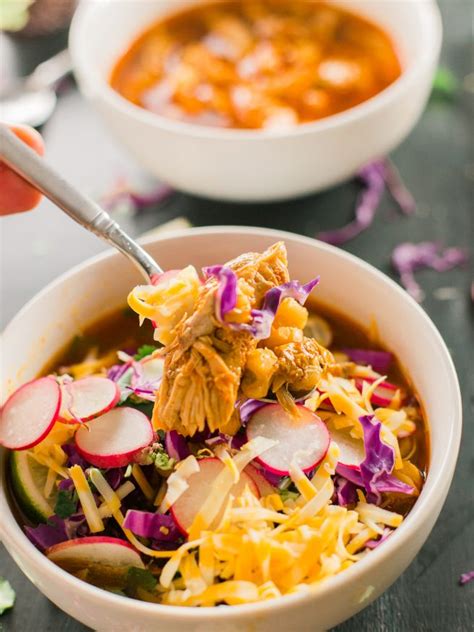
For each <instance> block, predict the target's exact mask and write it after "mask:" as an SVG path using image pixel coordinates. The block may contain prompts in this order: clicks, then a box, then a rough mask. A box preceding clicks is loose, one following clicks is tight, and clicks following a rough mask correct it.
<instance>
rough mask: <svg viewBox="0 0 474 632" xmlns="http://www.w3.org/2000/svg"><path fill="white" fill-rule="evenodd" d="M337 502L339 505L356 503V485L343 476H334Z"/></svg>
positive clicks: (344, 505) (345, 505)
mask: <svg viewBox="0 0 474 632" xmlns="http://www.w3.org/2000/svg"><path fill="white" fill-rule="evenodd" d="M334 488H335V492H336V499H337V504H338V505H339V506H340V507H347V506H348V505H355V504H356V503H357V487H356V486H355V485H354V483H353V482H352V481H348V480H347V478H344V477H343V476H336V478H335V480H334Z"/></svg>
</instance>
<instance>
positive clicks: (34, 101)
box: [0, 49, 72, 127]
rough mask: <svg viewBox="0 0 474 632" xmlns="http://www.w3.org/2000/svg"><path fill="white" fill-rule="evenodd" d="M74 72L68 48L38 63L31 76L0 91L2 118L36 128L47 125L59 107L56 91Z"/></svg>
mask: <svg viewBox="0 0 474 632" xmlns="http://www.w3.org/2000/svg"><path fill="white" fill-rule="evenodd" d="M71 70H72V64H71V58H70V56H69V51H68V50H67V49H66V50H63V51H61V52H60V53H58V54H57V55H54V57H51V58H50V59H47V60H46V61H44V62H43V63H41V64H39V66H37V67H36V68H35V70H34V71H33V72H32V73H31V75H28V76H27V77H21V78H20V79H18V81H14V82H13V83H12V84H10V85H7V86H6V88H5V89H4V90H2V92H0V118H1V119H2V120H4V121H8V123H16V124H20V125H21V124H23V125H31V126H33V127H38V126H39V125H42V124H43V123H45V122H46V121H47V120H48V119H49V117H50V116H51V114H52V113H53V111H54V108H55V107H56V101H57V96H56V88H57V86H58V84H59V82H60V81H61V79H63V78H64V77H66V76H67V75H68V74H69V73H70V72H71Z"/></svg>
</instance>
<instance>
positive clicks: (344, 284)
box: [0, 227, 462, 632]
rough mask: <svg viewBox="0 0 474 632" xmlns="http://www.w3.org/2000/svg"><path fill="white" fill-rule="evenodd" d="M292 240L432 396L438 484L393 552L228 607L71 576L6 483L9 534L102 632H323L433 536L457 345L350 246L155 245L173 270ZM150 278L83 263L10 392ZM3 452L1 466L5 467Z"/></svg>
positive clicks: (296, 257)
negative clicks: (14, 508) (15, 511)
mask: <svg viewBox="0 0 474 632" xmlns="http://www.w3.org/2000/svg"><path fill="white" fill-rule="evenodd" d="M279 239H283V240H284V241H285V242H286V245H287V248H288V254H289V261H290V272H291V274H292V276H293V278H297V279H301V280H307V279H309V278H310V277H313V276H314V275H315V274H320V275H321V284H320V286H318V289H317V295H318V297H319V298H320V299H321V300H322V301H323V302H325V303H328V304H329V305H333V306H335V307H337V309H339V310H341V311H342V312H343V313H347V314H350V315H351V317H352V318H354V319H355V320H356V321H358V322H359V323H361V324H367V323H368V322H369V320H370V318H371V317H372V316H375V318H376V320H377V323H378V326H379V329H380V334H381V337H382V339H383V340H384V341H385V343H386V344H387V346H388V347H389V348H390V349H393V350H394V351H396V353H397V355H398V356H399V358H400V359H401V361H402V362H403V364H404V366H405V367H406V369H407V370H408V372H409V375H410V376H411V378H412V379H413V381H414V384H415V385H416V389H417V391H418V393H419V395H420V396H421V400H422V402H423V404H424V407H425V411H426V414H427V416H428V420H429V426H430V441H431V446H430V448H431V450H430V451H431V456H430V467H429V473H428V477H427V481H426V484H425V486H424V488H423V490H422V492H421V495H420V497H419V499H418V500H417V502H416V504H415V506H414V508H413V510H412V511H411V513H410V514H409V515H408V517H407V519H406V520H405V521H404V522H403V524H402V525H401V527H400V528H399V529H397V531H396V532H395V533H394V534H393V536H392V537H391V538H390V539H389V540H388V541H387V542H386V543H385V544H383V545H382V546H381V547H379V548H377V549H375V550H374V551H373V552H372V553H370V555H368V556H367V557H366V558H365V559H363V560H361V561H360V562H358V563H357V564H355V565H354V566H352V567H350V568H349V569H348V570H346V571H344V572H343V573H341V574H340V575H337V576H336V577H333V578H330V579H328V580H327V581H326V582H324V583H321V584H320V585H319V586H318V587H317V589H315V590H314V591H312V592H311V594H307V595H303V594H294V595H290V596H287V597H282V598H280V599H277V600H273V601H271V602H263V603H257V604H249V605H245V606H232V607H228V608H222V607H220V608H201V609H192V608H179V607H176V606H160V605H154V604H149V603H143V602H139V601H134V600H131V599H127V598H124V597H120V596H117V595H113V594H111V593H108V592H105V591H102V590H100V589H98V588H95V587H93V586H90V585H88V584H86V583H84V582H82V581H80V580H78V579H76V578H74V577H73V576H72V575H69V574H67V573H66V572H64V571H62V570H61V569H60V568H59V567H57V566H55V565H54V564H53V563H52V562H50V561H49V560H48V559H47V558H46V557H44V555H42V554H41V553H40V552H39V551H37V550H36V549H35V547H34V546H33V545H32V544H30V542H29V541H28V539H27V538H26V536H25V535H24V534H23V533H22V531H21V529H20V527H19V526H18V524H17V522H16V521H15V518H14V517H13V515H12V512H11V510H10V507H9V505H8V502H7V497H6V490H5V477H4V476H3V478H2V484H1V486H0V517H1V520H0V537H1V539H2V540H3V542H4V544H5V546H6V547H7V549H8V550H9V552H10V553H11V555H12V556H13V557H14V559H15V560H16V562H17V563H18V565H19V566H20V568H21V569H22V570H23V572H24V573H25V574H26V575H27V576H28V577H29V578H30V579H31V581H32V582H33V583H34V584H35V585H36V586H37V587H38V588H39V590H41V592H43V593H44V594H45V595H46V596H47V597H48V598H49V599H51V601H53V602H54V603H55V604H57V605H58V606H59V607H60V608H62V609H63V610H64V611H65V612H67V613H68V614H70V615H71V616H73V617H75V618H76V619H78V620H79V621H81V622H82V623H84V624H85V625H88V626H90V627H91V628H93V629H94V630H99V631H106V632H108V631H110V630H114V632H122V631H123V632H128V631H129V630H133V631H134V632H148V631H149V632H152V631H153V632H155V631H156V630H166V632H191V631H192V632H242V631H244V630H249V631H250V630H252V632H280V631H281V632H288V631H289V630H298V631H299V632H317V631H318V630H326V629H328V628H330V627H332V626H334V625H336V624H337V623H339V622H341V621H343V620H344V619H346V618H348V617H350V616H352V615H353V614H355V613H356V612H357V611H358V610H360V609H362V608H364V607H365V606H366V605H368V604H369V603H370V602H371V601H372V600H373V599H375V598H376V597H378V596H379V595H380V594H381V593H382V592H383V591H384V590H385V589H386V588H388V587H389V586H390V584H392V582H394V581H395V580H396V579H397V577H398V576H399V575H400V574H401V573H402V572H403V571H404V570H405V568H406V567H407V566H408V564H409V563H410V562H411V561H412V559H413V558H414V556H415V555H416V554H417V552H418V551H419V549H420V547H421V546H422V544H423V543H424V541H425V540H426V538H427V537H428V534H429V533H430V531H431V529H432V527H433V525H434V523H435V521H436V518H437V516H438V514H439V512H440V510H441V507H442V505H443V503H444V500H445V498H446V494H447V492H448V488H449V486H450V483H451V479H452V476H453V472H454V467H455V464H456V459H457V454H458V447H459V441H460V436H461V423H462V422H461V398H460V393H459V386H458V381H457V377H456V373H455V369H454V366H453V363H452V361H451V358H450V355H449V352H448V350H447V348H446V346H445V344H444V342H443V340H442V339H441V336H440V334H439V333H438V331H437V329H436V328H435V326H434V325H433V323H432V322H431V321H430V319H429V318H428V316H427V315H426V314H425V312H424V311H423V310H422V309H421V308H420V307H419V306H418V305H417V304H416V303H415V302H414V301H413V300H412V299H411V298H410V297H409V296H408V294H406V292H404V291H403V290H402V289H400V288H399V287H398V286H397V285H396V284H395V283H393V282H392V281H391V280H390V279H388V278H387V277H386V276H384V275H383V274H381V273H380V272H378V271H377V270H376V269H375V268H373V267H371V266H370V265H368V264H366V263H364V262H363V261H361V260H360V259H357V258H356V257H353V256H352V255H349V254H347V253H345V252H343V251H342V250H339V249H337V248H334V247H332V246H328V245H326V244H323V243H320V242H317V241H315V240H313V239H309V238H306V237H300V236H297V235H293V234H291V233H283V232H279V231H272V230H268V229H258V228H232V227H230V228H229V227H222V228H219V227H217V228H199V229H192V230H189V231H181V232H179V233H175V234H174V235H170V236H163V237H159V238H153V239H151V240H148V241H146V242H145V244H146V246H147V249H148V250H149V251H150V253H151V254H152V255H153V256H155V257H156V259H157V260H159V261H160V263H161V265H162V266H164V267H165V268H179V267H182V266H184V265H186V264H188V263H193V264H194V265H196V266H203V265H209V264H212V263H219V262H224V261H226V260H227V259H229V258H230V257H234V256H235V255H237V254H239V253H241V252H244V251H250V250H261V249H263V248H265V247H266V246H268V245H270V244H271V243H273V242H274V241H277V240H279ZM140 280H141V279H140V278H139V277H137V274H136V273H135V270H134V268H133V266H131V265H130V263H129V262H128V261H127V260H126V259H125V258H124V257H122V256H121V255H119V254H116V253H107V254H105V255H101V256H99V257H96V258H94V259H91V260H90V261H87V262H85V263H84V264H82V265H80V266H78V267H76V268H74V269H73V270H71V271H70V272H67V273H66V274H64V275H63V276H61V277H60V278H59V279H58V280H57V281H55V282H53V283H52V284H51V285H49V286H48V287H47V288H46V289H44V290H43V291H42V292H41V293H40V294H38V296H36V297H35V298H34V299H33V300H32V301H30V303H28V304H27V305H26V306H25V307H24V308H23V310H21V311H20V313H19V314H18V315H17V316H16V317H15V318H14V319H13V321H12V322H11V323H10V325H9V326H8V327H7V329H6V330H5V332H4V336H3V351H2V354H1V360H2V381H3V384H2V387H3V391H4V393H3V397H5V396H6V394H7V393H8V392H9V391H11V390H12V389H13V388H16V387H17V386H18V385H19V384H21V383H22V382H24V381H26V380H28V379H31V378H33V377H34V376H36V375H37V373H38V371H40V369H41V367H42V366H44V364H45V362H46V361H47V360H48V358H50V357H51V356H52V355H53V354H54V353H56V352H57V351H58V350H60V349H61V348H62V347H63V346H64V345H65V344H66V343H67V342H68V341H69V340H71V339H72V337H73V336H74V335H75V333H76V332H77V330H78V329H79V328H80V327H81V326H83V325H84V324H87V323H88V322H90V321H91V319H92V320H93V319H94V318H96V317H100V316H101V315H103V314H105V313H107V312H108V311H110V310H111V309H114V308H118V307H119V306H121V305H123V303H124V299H125V297H126V295H127V293H128V291H129V290H130V288H131V287H132V286H133V285H134V284H135V283H137V282H139V281H140ZM5 457H6V454H5V451H1V450H0V472H4V468H5Z"/></svg>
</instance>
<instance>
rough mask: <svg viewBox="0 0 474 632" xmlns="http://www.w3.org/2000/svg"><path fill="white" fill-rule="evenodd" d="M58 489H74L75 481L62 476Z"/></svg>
mask: <svg viewBox="0 0 474 632" xmlns="http://www.w3.org/2000/svg"><path fill="white" fill-rule="evenodd" d="M58 489H59V490H60V491H62V492H69V491H71V490H72V489H74V483H73V482H72V479H70V478H62V479H61V480H60V481H59V483H58Z"/></svg>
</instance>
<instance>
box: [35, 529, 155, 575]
mask: <svg viewBox="0 0 474 632" xmlns="http://www.w3.org/2000/svg"><path fill="white" fill-rule="evenodd" d="M46 556H47V557H48V558H49V559H50V560H51V561H52V562H55V563H56V564H58V566H61V568H64V569H66V570H69V571H77V570H80V569H81V568H87V567H88V566H90V565H94V564H97V565H100V566H108V567H110V566H113V567H116V568H124V569H125V568H129V567H130V566H134V567H135V568H145V565H144V564H143V562H142V559H141V557H140V555H139V554H138V553H137V551H136V550H135V549H134V548H133V546H131V545H130V544H129V543H128V542H126V541H125V540H120V539H119V538H111V537H108V536H91V537H86V538H77V539H75V540H66V542H61V543H60V544H55V545H54V546H51V547H50V548H49V549H47V550H46Z"/></svg>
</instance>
